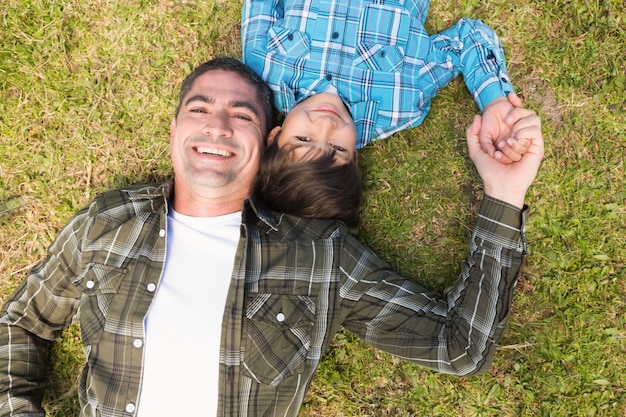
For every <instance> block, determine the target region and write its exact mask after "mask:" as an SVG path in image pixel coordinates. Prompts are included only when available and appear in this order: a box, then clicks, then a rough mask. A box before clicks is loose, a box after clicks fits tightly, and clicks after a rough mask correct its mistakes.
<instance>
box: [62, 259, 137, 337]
mask: <svg viewBox="0 0 626 417" xmlns="http://www.w3.org/2000/svg"><path fill="white" fill-rule="evenodd" d="M126 272H127V269H126V268H117V267H114V266H110V265H104V264H97V263H91V264H89V265H87V268H85V270H84V272H83V273H82V274H80V275H79V276H78V277H76V279H75V280H74V281H73V284H74V285H75V286H76V288H78V290H79V291H80V292H81V294H82V295H81V299H80V305H79V307H78V314H79V317H80V330H81V336H82V339H83V344H85V345H92V344H95V343H97V342H98V341H99V340H100V336H101V335H102V332H103V330H104V329H105V322H106V319H107V316H108V315H109V307H110V305H111V303H112V301H113V297H114V295H115V294H117V292H118V289H119V287H120V285H121V282H122V280H123V278H124V276H125V275H126Z"/></svg>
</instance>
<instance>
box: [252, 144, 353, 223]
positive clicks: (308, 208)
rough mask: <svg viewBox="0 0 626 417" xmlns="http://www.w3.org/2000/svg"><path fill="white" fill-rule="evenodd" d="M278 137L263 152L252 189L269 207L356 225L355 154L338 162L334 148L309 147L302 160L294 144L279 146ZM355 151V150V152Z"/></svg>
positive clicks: (308, 216) (289, 212) (279, 210)
mask: <svg viewBox="0 0 626 417" xmlns="http://www.w3.org/2000/svg"><path fill="white" fill-rule="evenodd" d="M277 139H278V138H275V140H273V141H272V142H271V143H270V144H268V146H267V148H266V149H265V152H264V154H263V159H262V161H261V167H260V170H259V175H258V176H257V181H256V186H255V193H256V195H257V196H258V197H259V198H260V199H262V200H263V201H264V202H265V204H266V205H267V206H268V208H270V209H271V210H274V211H278V212H282V213H287V214H292V215H296V216H300V217H306V218H318V219H338V220H341V221H343V222H344V223H346V224H347V225H348V226H349V227H355V226H357V225H358V222H359V220H358V217H359V216H358V214H359V207H360V204H361V193H362V187H361V173H360V171H359V167H358V163H357V158H356V156H355V158H354V159H353V160H352V161H350V162H348V163H345V164H337V163H336V161H335V156H334V155H335V151H328V152H322V151H316V150H312V151H309V152H308V153H307V154H306V155H305V157H304V158H303V159H301V160H296V158H295V156H294V155H293V151H294V149H296V148H297V146H284V147H282V148H281V147H279V146H278V140H277ZM355 155H356V153H355Z"/></svg>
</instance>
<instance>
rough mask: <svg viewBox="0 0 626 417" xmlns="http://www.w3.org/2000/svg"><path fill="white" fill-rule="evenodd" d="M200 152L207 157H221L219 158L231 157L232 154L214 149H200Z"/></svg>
mask: <svg viewBox="0 0 626 417" xmlns="http://www.w3.org/2000/svg"><path fill="white" fill-rule="evenodd" d="M198 152H200V153H203V154H205V155H219V156H231V155H232V154H231V153H230V152H228V151H225V150H223V149H214V148H198Z"/></svg>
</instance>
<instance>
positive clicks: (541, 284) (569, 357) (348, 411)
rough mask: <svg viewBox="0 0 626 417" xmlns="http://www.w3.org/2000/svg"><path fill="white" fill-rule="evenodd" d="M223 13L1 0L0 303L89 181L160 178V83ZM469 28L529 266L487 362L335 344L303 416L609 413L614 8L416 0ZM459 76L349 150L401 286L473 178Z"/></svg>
mask: <svg viewBox="0 0 626 417" xmlns="http://www.w3.org/2000/svg"><path fill="white" fill-rule="evenodd" d="M240 7H241V2H239V1H231V0H222V1H208V2H197V1H170V0H168V1H165V0H153V1H138V0H126V1H116V0H110V1H94V2H78V1H55V2H50V1H38V0H19V1H17V0H3V2H2V7H0V203H1V202H3V201H5V200H8V199H9V198H10V197H11V196H15V195H17V196H21V197H22V199H23V201H24V203H25V205H24V207H23V208H21V209H17V210H13V211H11V212H10V213H8V214H4V215H2V216H1V217H0V280H1V281H0V300H4V299H5V298H6V296H7V295H8V294H9V293H10V292H11V291H12V290H13V289H14V288H15V286H16V285H17V283H18V282H19V281H20V280H21V279H22V278H23V277H24V276H25V274H26V272H27V270H28V269H29V268H30V267H31V266H32V265H33V264H34V263H35V262H36V261H37V260H40V259H41V258H42V257H43V256H44V255H45V251H46V247H47V246H48V245H49V243H50V242H51V240H52V239H53V238H54V237H55V236H56V234H57V232H58V230H59V229H60V228H61V227H62V226H63V224H64V223H65V222H67V221H68V220H69V218H70V217H71V215H72V214H73V213H74V212H75V211H76V210H78V209H79V208H81V207H82V206H83V205H85V204H86V203H87V202H88V201H89V200H90V199H91V198H93V196H94V195H95V194H96V193H98V192H100V191H102V190H105V189H109V188H115V187H120V186H123V185H125V184H130V183H137V182H147V181H153V180H155V179H159V178H164V177H166V176H167V175H169V174H170V172H171V169H170V165H169V157H168V147H167V134H168V127H169V121H170V119H171V117H172V113H173V109H174V106H175V102H176V94H177V89H178V86H179V84H180V82H181V81H182V79H183V77H184V76H185V75H186V74H187V73H188V72H189V71H190V69H191V68H193V67H194V66H196V65H197V64H199V63H200V62H203V61H205V60H206V59H209V58H212V57H215V56H219V55H229V56H234V57H239V56H240V45H239V19H240ZM462 16H469V17H474V18H480V19H483V20H484V21H485V22H486V23H488V24H490V25H491V26H493V27H494V28H495V29H496V31H497V32H498V34H499V35H500V37H501V39H502V42H503V44H504V46H505V51H506V54H507V59H508V64H509V69H510V74H511V77H512V80H513V82H514V84H515V86H516V88H517V91H518V93H519V94H520V96H521V97H522V98H523V100H524V102H525V104H526V105H527V106H528V107H530V108H533V109H535V110H536V111H537V112H538V113H539V114H540V115H541V116H542V119H543V126H544V136H545V139H546V158H545V161H544V163H543V165H542V168H541V171H540V174H539V176H538V178H537V181H536V183H535V185H534V186H533V188H532V189H531V191H530V193H529V196H528V204H529V205H530V206H531V216H530V220H529V224H528V228H527V230H528V241H529V246H530V250H531V252H530V256H529V258H528V260H527V264H526V267H525V269H524V272H523V274H522V277H521V279H520V284H519V287H518V290H517V294H516V297H515V300H514V304H513V313H512V316H511V319H510V325H509V329H508V330H507V332H506V333H505V336H504V339H503V340H502V341H501V346H500V348H499V350H498V352H497V353H496V356H495V360H494V366H493V368H492V369H491V370H490V371H489V372H488V373H485V374H483V375H479V376H476V377H470V378H458V377H452V376H447V375H442V374H437V373H435V372H431V371H428V370H425V369H423V368H420V367H418V366H415V365H412V364H409V363H406V362H403V361H400V360H397V359H395V358H392V357H390V356H389V355H387V354H384V353H381V352H379V351H376V350H374V349H372V348H370V347H368V346H367V345H365V344H364V343H363V342H361V341H359V340H357V339H355V338H354V336H352V335H351V334H348V333H345V334H344V333H340V334H339V335H338V336H337V338H336V340H335V343H334V344H333V347H332V349H331V350H330V351H329V352H328V353H327V355H326V358H325V361H324V362H323V364H322V365H321V366H320V369H319V371H318V374H317V376H316V378H315V380H314V383H313V386H312V387H311V390H310V394H309V396H308V397H307V399H306V402H305V405H304V407H303V412H302V414H303V415H304V416H322V415H324V416H327V415H335V416H353V415H359V416H415V415H429V416H624V415H626V360H625V358H626V306H625V300H626V279H625V278H626V276H625V275H626V270H625V264H626V249H625V248H626V238H625V236H626V233H625V232H624V231H625V230H626V180H625V177H626V176H625V172H624V171H625V169H624V159H625V155H626V121H625V120H626V75H625V73H626V22H625V20H626V16H625V12H624V7H623V1H622V0H604V1H600V0H597V1H592V0H570V1H560V0H557V1H551V2H545V1H536V0H520V1H518V2H507V1H503V0H496V1H489V2H484V1H478V0H472V1H469V0H468V1H460V0H453V1H445V2H433V4H432V5H431V8H430V14H429V19H428V27H429V28H430V29H431V31H438V30H441V29H443V28H445V27H447V26H448V25H450V24H451V23H452V22H454V21H456V20H457V19H458V18H460V17H462ZM475 111H476V108H475V105H474V104H473V102H472V100H471V97H470V96H469V94H468V93H467V92H466V90H465V87H464V85H463V84H462V82H460V81H458V82H455V83H453V84H452V85H451V86H449V87H448V88H446V89H445V90H443V91H442V92H441V94H440V95H439V96H438V97H437V98H436V99H435V101H434V103H433V108H432V111H431V113H430V115H429V116H428V118H427V119H426V121H425V123H424V124H423V125H422V126H420V127H419V128H416V129H413V130H411V131H405V132H402V133H401V134H398V135H396V136H394V137H393V138H391V139H389V140H386V141H382V142H380V143H376V144H374V145H372V146H370V147H369V148H367V149H366V150H364V151H363V152H362V154H361V162H362V167H363V171H364V178H365V185H366V196H365V201H364V206H363V222H362V226H361V229H360V231H359V234H360V237H361V238H362V239H363V240H364V241H366V242H367V243H368V244H369V245H370V246H371V247H372V248H373V249H375V251H376V252H377V253H378V254H379V255H381V256H382V257H384V258H385V259H387V260H389V261H390V262H391V263H392V264H393V265H394V267H395V268H397V269H398V270H400V271H401V272H403V273H404V274H405V275H406V276H408V277H410V278H412V279H416V280H420V281H421V282H424V283H426V284H427V285H429V286H431V287H432V288H435V289H443V288H445V287H446V286H447V285H449V284H450V283H451V282H452V281H453V280H454V279H455V275H456V274H457V273H458V270H459V263H460V261H461V260H462V259H463V257H464V256H465V254H466V246H465V244H466V241H467V236H468V233H469V231H470V230H471V227H472V224H473V221H474V214H475V211H476V205H477V202H478V201H479V199H480V196H481V189H480V183H479V181H478V180H477V177H476V174H475V171H474V170H473V168H472V166H471V163H469V161H468V158H467V152H466V146H465V142H464V131H465V128H466V126H467V125H468V124H469V123H470V121H471V117H472V114H473V113H474V112H475ZM80 352H81V347H80V341H79V337H78V332H77V330H76V329H75V328H72V329H69V330H68V331H67V332H66V334H65V335H64V337H63V338H62V339H61V340H60V341H59V343H57V345H56V347H55V351H54V355H55V358H56V361H55V366H54V367H53V369H52V376H51V378H52V382H51V384H50V386H51V388H50V390H49V392H48V394H47V399H46V407H47V409H48V411H49V415H51V416H58V417H70V416H75V415H76V395H75V392H74V389H75V381H76V377H77V373H78V372H79V368H80V361H81V353H80Z"/></svg>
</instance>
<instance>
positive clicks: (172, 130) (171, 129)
mask: <svg viewBox="0 0 626 417" xmlns="http://www.w3.org/2000/svg"><path fill="white" fill-rule="evenodd" d="M174 130H176V118H175V117H174V118H173V119H172V121H171V122H170V139H171V137H172V136H173V135H174Z"/></svg>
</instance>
